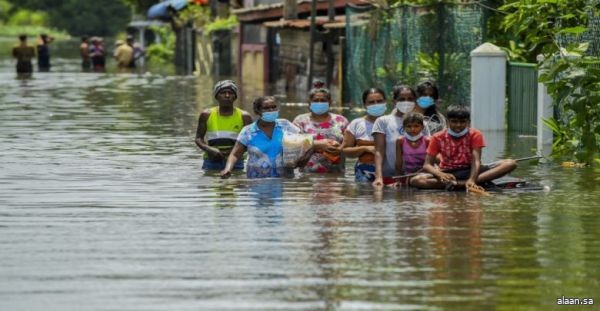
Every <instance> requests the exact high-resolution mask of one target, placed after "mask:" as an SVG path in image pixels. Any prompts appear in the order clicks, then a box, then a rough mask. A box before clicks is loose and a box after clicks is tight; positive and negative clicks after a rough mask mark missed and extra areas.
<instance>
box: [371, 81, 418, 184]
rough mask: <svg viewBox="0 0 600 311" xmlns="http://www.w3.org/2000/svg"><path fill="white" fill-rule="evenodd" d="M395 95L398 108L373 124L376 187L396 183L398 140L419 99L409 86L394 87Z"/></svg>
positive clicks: (374, 182)
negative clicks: (394, 177)
mask: <svg viewBox="0 0 600 311" xmlns="http://www.w3.org/2000/svg"><path fill="white" fill-rule="evenodd" d="M393 94H394V101H395V103H396V108H395V109H394V110H393V111H392V113H391V114H388V115H385V116H382V117H380V118H377V120H376V121H375V124H373V140H374V141H375V180H374V181H373V186H375V187H382V186H383V185H391V184H394V183H395V180H394V179H392V176H394V175H396V174H395V173H396V140H397V139H398V138H399V137H401V136H402V135H403V134H404V126H403V121H404V120H403V118H404V115H405V114H407V113H409V112H411V111H412V110H413V108H414V107H415V99H416V97H417V96H416V94H415V91H414V90H413V89H412V88H411V87H410V86H407V85H396V86H394V89H393Z"/></svg>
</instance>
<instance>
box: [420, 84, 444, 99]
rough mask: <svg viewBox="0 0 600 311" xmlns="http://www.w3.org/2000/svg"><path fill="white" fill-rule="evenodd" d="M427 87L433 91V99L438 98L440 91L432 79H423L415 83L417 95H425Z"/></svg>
mask: <svg viewBox="0 0 600 311" xmlns="http://www.w3.org/2000/svg"><path fill="white" fill-rule="evenodd" d="M428 89H431V90H432V91H433V94H432V95H431V97H433V99H434V100H438V99H439V98H440V92H439V90H438V88H437V86H436V85H435V83H433V81H425V82H421V83H419V85H417V97H421V96H423V95H425V92H426V91H427V90H428Z"/></svg>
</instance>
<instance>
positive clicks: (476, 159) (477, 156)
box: [465, 148, 481, 189]
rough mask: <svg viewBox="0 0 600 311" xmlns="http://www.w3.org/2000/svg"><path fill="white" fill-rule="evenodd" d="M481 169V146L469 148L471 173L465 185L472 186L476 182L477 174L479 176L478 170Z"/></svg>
mask: <svg viewBox="0 0 600 311" xmlns="http://www.w3.org/2000/svg"><path fill="white" fill-rule="evenodd" d="M480 169H481V148H473V149H471V173H470V174H469V179H467V181H466V182H465V187H466V188H467V189H468V188H469V187H473V186H475V185H477V184H476V181H477V176H479V170H480Z"/></svg>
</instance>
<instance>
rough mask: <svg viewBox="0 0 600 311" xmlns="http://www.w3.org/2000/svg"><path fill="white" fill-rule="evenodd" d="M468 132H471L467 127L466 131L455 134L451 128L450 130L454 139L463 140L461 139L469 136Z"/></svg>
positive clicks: (449, 132)
mask: <svg viewBox="0 0 600 311" xmlns="http://www.w3.org/2000/svg"><path fill="white" fill-rule="evenodd" d="M468 132H469V128H468V127H465V129H464V130H462V131H460V132H455V131H453V130H452V129H451V128H448V134H450V136H452V137H454V138H461V137H463V136H465V135H467V133H468Z"/></svg>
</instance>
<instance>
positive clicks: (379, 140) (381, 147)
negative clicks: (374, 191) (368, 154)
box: [373, 133, 385, 187]
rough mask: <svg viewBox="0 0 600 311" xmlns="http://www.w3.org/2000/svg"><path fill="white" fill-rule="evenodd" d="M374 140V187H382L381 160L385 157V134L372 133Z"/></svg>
mask: <svg viewBox="0 0 600 311" xmlns="http://www.w3.org/2000/svg"><path fill="white" fill-rule="evenodd" d="M373 139H374V140H375V181H373V186H374V187H383V160H384V159H385V135H384V134H383V133H373Z"/></svg>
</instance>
